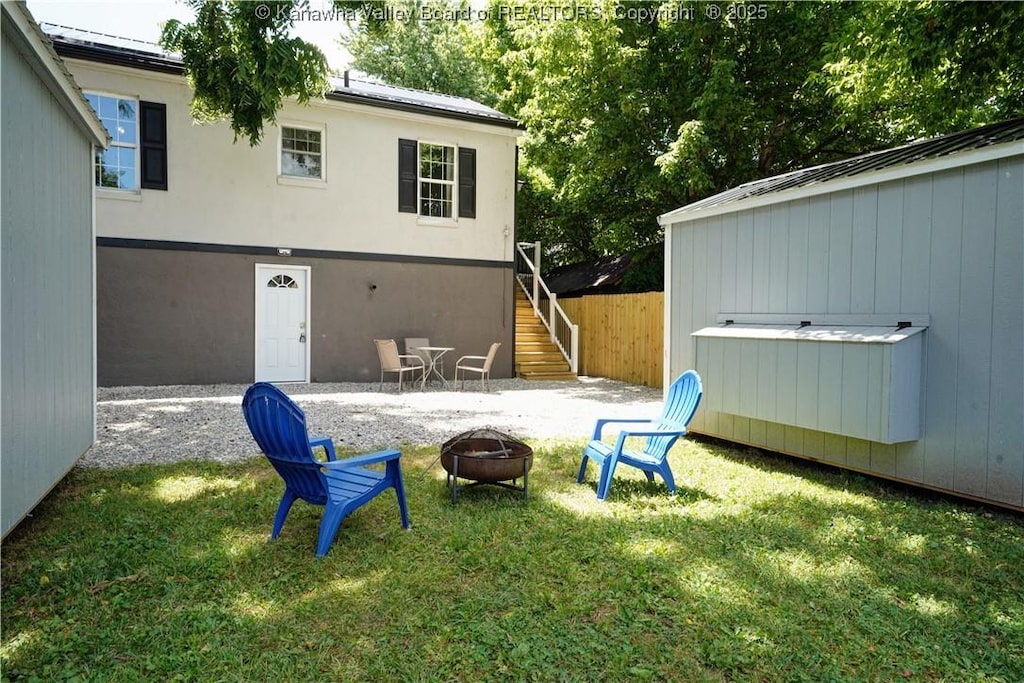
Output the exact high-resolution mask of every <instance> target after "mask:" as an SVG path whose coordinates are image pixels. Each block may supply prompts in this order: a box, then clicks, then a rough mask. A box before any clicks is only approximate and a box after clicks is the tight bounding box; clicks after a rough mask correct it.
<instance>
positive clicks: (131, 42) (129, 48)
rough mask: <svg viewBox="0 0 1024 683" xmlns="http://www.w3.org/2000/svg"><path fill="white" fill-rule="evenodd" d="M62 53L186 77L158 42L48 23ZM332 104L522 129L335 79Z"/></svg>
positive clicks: (383, 87) (430, 99)
mask: <svg viewBox="0 0 1024 683" xmlns="http://www.w3.org/2000/svg"><path fill="white" fill-rule="evenodd" d="M43 30H44V31H46V32H47V33H48V34H49V36H50V38H51V39H52V40H53V43H54V46H55V47H56V49H57V53H58V54H60V55H62V56H65V57H71V58H74V59H82V60H87V61H92V62H100V63H103V64H114V65H116V66H127V67H131V68H135V69H142V70H145V71H157V72H161V73H170V74H181V75H184V73H185V67H184V64H183V62H182V60H181V57H180V55H176V54H173V53H170V52H166V51H164V50H162V49H161V48H160V46H159V45H156V44H155V43H148V42H145V41H141V40H135V39H133V38H124V37H121V36H114V35H109V34H105V33H97V32H94V31H85V30H82V29H77V28H73V27H70V26H61V25H59V24H44V25H43ZM326 97H327V99H330V100H337V101H342V102H353V103H356V104H364V105H367V106H371V107H383V108H385V109H393V110H398V111H408V112H413V113H417V114H427V115H430V116H441V117H445V118H452V119H459V120H463V121H474V122H478V123H487V124H491V125H497V126H502V127H506V128H516V129H521V128H522V126H520V124H519V122H518V121H517V120H516V119H514V118H513V117H511V116H508V115H506V114H502V113H501V112H500V111H498V110H496V109H492V108H491V107H488V106H485V105H483V104H480V103H479V102H475V101H473V100H470V99H467V98H465V97H455V96H453V95H442V94H440V93H434V92H428V91H425V90H415V89H413V88H401V87H398V86H394V85H387V84H385V83H380V82H375V81H371V80H366V79H357V78H350V77H345V78H334V79H331V90H330V91H328V92H327V94H326Z"/></svg>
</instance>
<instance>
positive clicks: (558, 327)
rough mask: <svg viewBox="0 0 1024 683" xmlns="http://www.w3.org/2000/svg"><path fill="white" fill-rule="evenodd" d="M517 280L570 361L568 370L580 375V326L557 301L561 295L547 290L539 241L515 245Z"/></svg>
mask: <svg viewBox="0 0 1024 683" xmlns="http://www.w3.org/2000/svg"><path fill="white" fill-rule="evenodd" d="M530 247H532V250H533V254H532V256H533V258H532V259H531V258H530V255H528V254H527V252H526V249H527V248H530ZM516 281H517V282H518V283H519V286H520V287H521V288H522V290H523V293H524V294H526V298H527V300H528V301H529V302H530V305H531V306H532V307H533V314H534V315H536V316H537V317H538V318H540V320H541V322H542V323H544V327H545V328H547V330H548V333H549V334H550V335H551V341H553V342H554V343H555V346H557V347H558V350H559V351H561V352H562V355H563V356H564V357H565V360H566V361H568V362H569V369H570V370H571V371H572V373H573V374H574V375H575V374H577V373H578V372H579V359H580V326H579V325H577V324H575V323H573V321H572V320H570V319H569V316H568V315H566V314H565V311H564V310H563V309H562V307H561V306H560V305H559V304H558V295H557V294H555V293H554V292H552V291H551V290H550V289H548V286H547V284H545V282H544V279H543V278H541V276H540V242H519V243H517V244H516ZM542 311H544V312H543V313H542Z"/></svg>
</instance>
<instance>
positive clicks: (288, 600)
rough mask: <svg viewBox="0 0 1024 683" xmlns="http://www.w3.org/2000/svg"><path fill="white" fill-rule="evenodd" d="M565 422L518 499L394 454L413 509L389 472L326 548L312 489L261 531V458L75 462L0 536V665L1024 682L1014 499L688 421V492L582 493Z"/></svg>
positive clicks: (61, 674) (232, 674)
mask: <svg viewBox="0 0 1024 683" xmlns="http://www.w3.org/2000/svg"><path fill="white" fill-rule="evenodd" d="M581 445H582V444H557V445H554V446H550V447H549V446H541V447H539V448H535V452H536V458H535V464H534V468H533V470H532V471H531V476H530V499H529V501H527V502H525V503H524V502H523V501H522V500H521V498H520V497H519V494H517V493H514V492H509V491H504V490H501V489H493V488H490V487H480V488H477V489H472V490H470V491H466V492H465V495H460V498H459V502H458V504H456V505H454V506H453V505H451V504H450V502H449V499H448V491H447V488H446V487H445V481H444V479H445V477H444V471H443V470H442V469H441V468H440V467H439V466H437V465H435V466H434V467H433V468H431V469H429V470H428V469H426V468H427V467H428V466H429V465H430V464H431V462H432V461H433V459H434V457H436V455H435V453H433V452H432V451H431V450H428V449H420V450H417V451H415V452H412V453H407V454H406V456H405V457H404V458H403V462H404V467H405V479H406V486H407V489H408V498H409V504H410V508H411V513H412V521H413V525H414V527H413V530H412V531H410V532H406V531H403V530H402V529H401V527H400V525H399V521H398V510H397V505H396V504H395V502H394V497H393V495H391V494H389V493H387V494H384V495H383V496H380V497H378V498H377V499H376V500H375V501H373V502H372V503H370V504H369V505H367V506H364V507H363V508H360V510H358V511H357V512H355V513H354V514H353V515H351V516H350V517H349V518H348V519H346V521H345V523H344V525H343V527H342V530H341V531H340V532H339V535H338V537H337V539H336V540H335V543H334V545H333V546H332V549H331V552H330V554H329V555H328V556H327V557H326V558H325V559H323V560H316V559H315V558H314V557H313V548H314V545H315V539H316V533H317V528H318V525H319V520H320V510H319V509H318V508H313V507H311V506H307V505H303V504H297V505H296V506H295V508H294V509H293V511H292V513H291V515H290V516H289V518H288V521H287V523H286V525H285V528H284V531H283V533H282V536H281V538H280V539H279V540H278V541H276V542H273V543H267V535H268V534H269V528H270V523H271V520H272V518H273V514H274V510H275V508H276V504H277V500H278V497H279V495H280V491H281V485H280V482H279V480H277V478H276V475H274V474H273V472H272V470H271V469H270V468H269V466H268V465H266V464H265V463H264V462H263V461H261V460H257V461H253V462H251V463H246V464H245V465H243V466H236V467H222V466H216V465H209V464H203V465H198V464H191V465H189V464H183V465H173V466H164V467H146V468H138V469H134V470H124V471H119V472H102V473H101V472H76V473H75V474H74V475H72V476H71V477H70V478H69V479H68V480H67V482H66V483H64V484H62V485H61V486H60V487H59V488H58V489H57V490H56V491H55V494H54V495H52V496H51V497H50V498H48V499H47V500H46V501H45V502H44V503H43V504H42V506H41V507H40V509H39V510H38V511H37V513H36V515H35V517H34V519H33V520H32V521H31V522H30V523H29V524H27V525H23V527H22V528H19V529H18V530H16V531H15V532H14V533H13V534H12V535H11V536H10V537H9V538H8V539H7V540H6V541H5V543H4V564H5V569H4V592H3V614H4V622H5V623H4V627H5V628H4V635H3V664H4V666H3V670H4V676H5V677H6V678H7V679H9V680H21V679H25V680H28V679H31V678H33V677H37V678H41V679H55V678H69V677H72V676H79V677H81V678H84V679H93V680H100V679H106V680H113V679H121V680H138V679H154V678H159V679H166V680H174V679H175V677H178V678H179V679H180V680H199V679H201V680H209V679H225V680H253V679H259V680H266V679H285V680H318V679H320V680H322V679H324V678H327V679H331V680H346V681H377V680H401V681H410V680H465V681H481V680H538V681H555V680H573V681H575V680H580V681H583V680H587V681H595V680H609V681H614V680H698V681H700V680H708V681H721V680H807V681H821V680H830V679H832V680H893V679H909V680H922V681H924V680H936V679H946V680H965V679H972V680H973V679H986V680H993V681H1000V680H1004V681H1012V680H1021V679H1024V663H1022V662H1024V659H1022V657H1024V607H1022V605H1021V602H1020V595H1021V592H1022V590H1024V570H1022V567H1024V555H1022V552H1024V551H1022V547H1024V532H1022V528H1021V525H1020V523H1019V520H1015V519H1014V518H1011V517H999V516H993V515H985V514H983V513H978V512H972V511H968V510H965V509H963V508H960V507H957V506H954V505H938V506H936V505H932V504H928V503H922V502H921V501H919V500H917V499H915V498H913V497H910V496H901V495H893V494H891V493H886V495H877V494H878V493H879V492H878V490H877V489H876V488H875V487H874V485H873V484H872V482H870V481H867V480H850V479H849V478H847V477H842V476H838V475H836V476H832V475H830V474H829V473H827V472H819V473H814V474H813V475H809V476H805V473H804V472H794V471H792V470H791V469H789V468H784V469H773V468H771V467H764V468H762V467H755V466H753V463H750V462H744V457H743V456H737V455H736V454H735V453H732V452H729V453H727V452H723V451H722V450H721V449H717V448H714V447H697V446H692V445H689V444H688V447H687V448H686V449H685V450H679V449H677V450H676V451H674V452H673V455H672V458H673V469H674V471H675V472H676V478H677V482H678V483H679V493H678V495H676V496H670V495H668V494H667V493H666V491H665V489H664V487H663V486H662V485H660V483H655V484H650V483H648V482H647V481H646V480H645V479H643V478H642V476H641V475H639V473H636V476H633V474H632V473H629V472H626V473H623V474H622V475H617V476H616V480H615V483H614V485H613V487H612V493H611V496H610V499H609V501H608V502H607V503H598V502H597V501H596V500H595V489H594V485H593V482H592V481H590V482H588V483H586V484H583V485H577V484H575V483H574V478H575V472H576V467H577V465H578V460H577V457H578V455H577V454H578V452H579V447H580V446H581ZM592 469H593V468H592ZM593 476H596V475H595V474H594V473H593V472H591V477H593Z"/></svg>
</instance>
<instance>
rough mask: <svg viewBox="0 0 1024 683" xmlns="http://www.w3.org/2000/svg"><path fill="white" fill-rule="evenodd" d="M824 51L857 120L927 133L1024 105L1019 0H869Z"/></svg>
mask: <svg viewBox="0 0 1024 683" xmlns="http://www.w3.org/2000/svg"><path fill="white" fill-rule="evenodd" d="M825 51H826V53H827V54H829V55H830V61H829V64H828V65H827V66H826V70H825V80H826V81H827V83H828V85H829V88H830V90H831V92H832V93H833V94H834V95H835V96H836V98H837V101H838V103H839V105H840V114H841V115H842V116H843V117H844V118H845V119H848V120H851V121H852V120H862V119H872V118H875V119H880V120H883V121H884V122H885V125H886V126H888V127H889V128H890V129H892V130H894V131H895V132H896V134H898V135H900V136H905V137H920V136H927V135H934V134H940V133H946V132H950V131H951V130H959V129H966V128H970V127H973V126H978V125H981V124H984V123H990V122H993V121H999V120H1003V119H1008V118H1011V117H1013V116H1019V115H1020V114H1021V113H1022V112H1024V5H1021V4H1020V3H1012V2H1009V3H1002V2H971V3H957V2H930V1H925V2H913V3H901V2H884V3H865V4H864V6H863V7H862V8H861V11H860V12H859V13H858V14H857V22H850V23H849V24H848V25H847V27H846V29H845V30H844V31H842V32H840V33H838V34H835V35H834V36H832V38H831V40H830V41H829V42H828V43H827V44H826V46H825Z"/></svg>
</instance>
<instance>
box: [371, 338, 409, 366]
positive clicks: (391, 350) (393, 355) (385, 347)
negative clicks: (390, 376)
mask: <svg viewBox="0 0 1024 683" xmlns="http://www.w3.org/2000/svg"><path fill="white" fill-rule="evenodd" d="M373 343H374V344H376V345H377V355H378V356H380V366H381V368H383V369H384V370H390V371H395V370H398V369H400V368H401V367H402V359H401V358H399V357H398V344H397V343H395V340H394V339H374V340H373Z"/></svg>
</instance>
